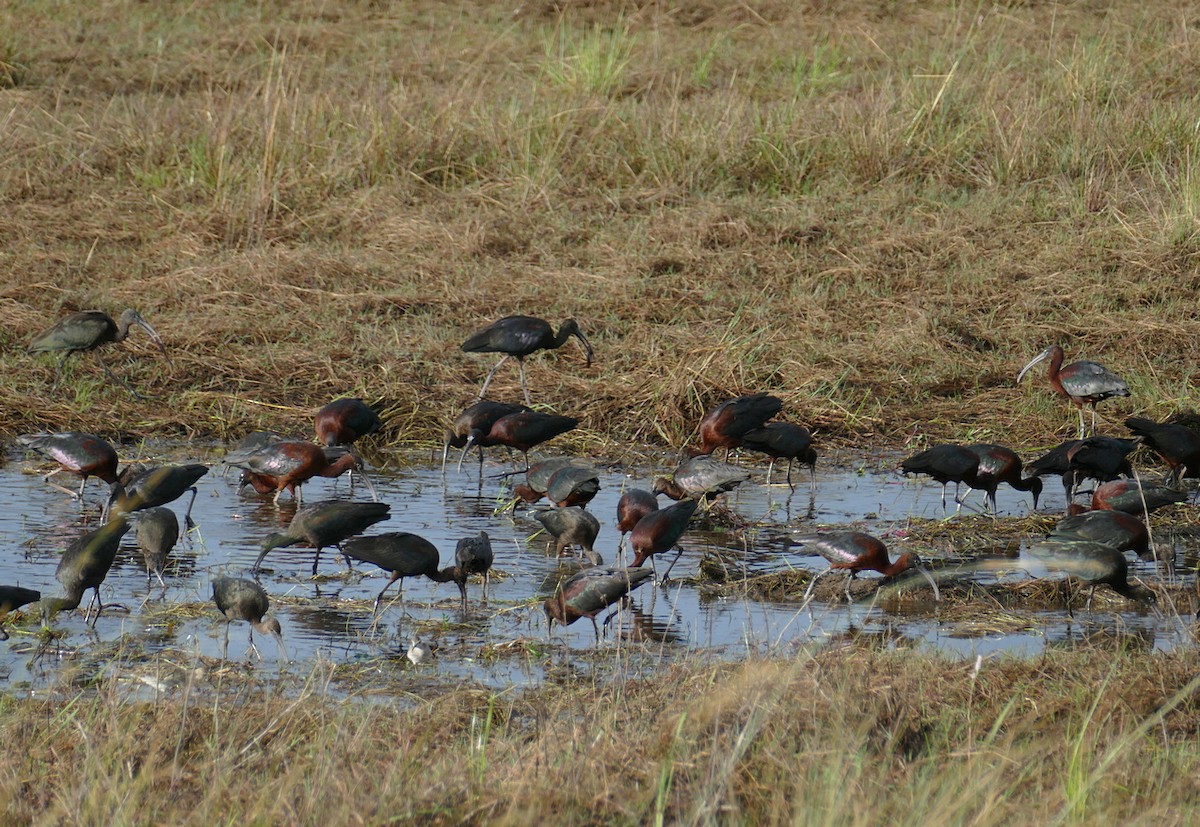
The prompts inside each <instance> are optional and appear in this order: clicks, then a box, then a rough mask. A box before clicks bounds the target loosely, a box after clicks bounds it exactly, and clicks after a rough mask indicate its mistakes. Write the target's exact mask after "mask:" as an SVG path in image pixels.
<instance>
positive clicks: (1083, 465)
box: [1027, 437, 1135, 504]
mask: <svg viewBox="0 0 1200 827" xmlns="http://www.w3.org/2000/svg"><path fill="white" fill-rule="evenodd" d="M1134 445H1135V443H1134V442H1133V441H1132V440H1128V439H1115V438H1113V437H1089V438H1088V439H1068V440H1066V441H1065V442H1063V443H1061V444H1060V445H1058V446H1057V447H1056V448H1053V449H1052V450H1050V451H1048V452H1047V453H1045V454H1043V455H1042V456H1040V457H1038V458H1037V459H1035V460H1034V461H1033V462H1031V463H1029V465H1028V467H1027V470H1028V471H1029V473H1031V474H1034V475H1036V476H1046V475H1048V474H1060V475H1061V476H1062V483H1063V490H1064V491H1065V492H1066V497H1067V503H1068V504H1070V503H1071V501H1073V500H1074V499H1075V490H1076V488H1078V486H1079V484H1080V483H1081V482H1082V481H1083V480H1085V479H1092V480H1095V481H1096V482H1108V481H1109V480H1113V479H1116V478H1117V477H1118V476H1122V475H1123V476H1133V467H1132V466H1131V465H1130V464H1129V459H1128V458H1127V457H1126V455H1127V454H1128V453H1129V452H1130V451H1132V450H1133V448H1134Z"/></svg>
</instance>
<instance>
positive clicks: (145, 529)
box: [134, 506, 179, 586]
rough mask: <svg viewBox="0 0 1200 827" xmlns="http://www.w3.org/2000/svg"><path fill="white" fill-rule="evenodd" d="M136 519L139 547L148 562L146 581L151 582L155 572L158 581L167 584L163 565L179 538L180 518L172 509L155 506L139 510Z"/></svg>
mask: <svg viewBox="0 0 1200 827" xmlns="http://www.w3.org/2000/svg"><path fill="white" fill-rule="evenodd" d="M134 521H135V523H136V529H135V532H136V535H137V544H138V548H139V549H141V552H142V559H143V560H144V561H145V563H146V582H147V583H149V582H150V575H151V573H153V574H154V576H155V577H157V578H158V582H159V583H162V585H164V586H165V585H167V584H166V581H164V580H163V567H164V566H165V565H166V563H167V555H168V554H170V553H171V549H173V548H175V543H176V542H178V540H179V520H178V519H177V518H176V517H175V512H174V511H172V510H171V509H169V508H163V507H162V506H155V507H154V508H147V509H145V510H143V511H139V512H137V515H136V516H135V518H134Z"/></svg>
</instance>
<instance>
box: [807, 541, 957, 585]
mask: <svg viewBox="0 0 1200 827" xmlns="http://www.w3.org/2000/svg"><path fill="white" fill-rule="evenodd" d="M796 539H797V540H799V541H800V544H801V545H803V546H805V547H806V548H811V549H814V550H815V551H816V552H817V553H818V554H820V555H821V556H822V557H824V558H825V559H826V560H828V561H829V568H828V569H826V570H825V571H823V572H821V573H820V574H818V575H816V576H815V577H813V579H812V581H811V582H810V583H809V584H808V589H807V590H806V591H805V592H804V600H805V601H807V600H808V597H809V595H810V594H812V590H813V588H814V587H815V586H816V585H817V581H818V580H819V579H821V578H822V577H824V576H825V575H827V574H829V573H830V572H833V571H837V570H845V571H848V572H849V573H850V576H849V577H847V578H846V600H847V602H849V601H850V599H851V598H850V583H851V582H852V581H853V580H854V578H855V577H856V576H857V575H858V573H859V572H860V571H877V572H879V573H880V574H882V575H883V576H884V577H895V576H896V575H897V574H901V573H903V572H905V571H908V570H909V569H915V570H916V571H917V572H919V573H920V574H921V575H922V576H923V577H924V578H925V579H926V580H928V581H929V585H930V586H932V587H933V599H934V600H941V599H942V595H941V592H940V591H939V590H938V586H937V583H936V582H935V581H934V579H933V575H931V574H930V573H929V572H928V571H927V570H926V569H925V567H924V566H922V565H921V558H919V557H918V556H917V555H915V554H912V553H907V554H901V555H900V556H899V557H897V558H896V560H895V562H889V560H888V548H887V545H885V544H884V542H883V541H882V540H880V539H879V538H878V537H872V536H871V535H870V534H864V533H863V532H861V531H834V532H830V533H828V534H811V535H804V536H799V537H797V538H796Z"/></svg>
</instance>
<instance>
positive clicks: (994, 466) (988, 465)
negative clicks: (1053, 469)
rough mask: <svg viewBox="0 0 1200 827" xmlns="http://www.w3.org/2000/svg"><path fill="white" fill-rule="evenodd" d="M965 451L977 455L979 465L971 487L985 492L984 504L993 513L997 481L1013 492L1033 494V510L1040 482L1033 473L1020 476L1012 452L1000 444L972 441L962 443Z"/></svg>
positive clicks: (1040, 489)
mask: <svg viewBox="0 0 1200 827" xmlns="http://www.w3.org/2000/svg"><path fill="white" fill-rule="evenodd" d="M966 447H967V450H968V451H970V452H972V453H973V454H975V455H976V456H977V457H979V466H978V468H976V471H975V480H974V482H973V483H971V487H972V488H979V489H982V490H983V491H984V492H985V494H986V500H987V504H988V505H989V506H990V507H991V509H992V514H993V515H994V514H995V513H996V489H997V488H999V487H1000V483H1002V482H1006V483H1008V484H1009V485H1010V486H1011V487H1013V488H1015V489H1016V490H1017V491H1029V492H1031V493H1032V494H1033V510H1034V511H1037V507H1038V497H1040V496H1041V495H1042V481H1041V479H1039V478H1038V477H1037V476H1036V475H1032V476H1028V477H1022V476H1021V458H1020V457H1019V456H1017V454H1016V452H1015V451H1013V450H1012V449H1010V448H1005V447H1004V446H1003V445H993V444H991V443H986V442H983V443H976V444H974V445H968V446H966Z"/></svg>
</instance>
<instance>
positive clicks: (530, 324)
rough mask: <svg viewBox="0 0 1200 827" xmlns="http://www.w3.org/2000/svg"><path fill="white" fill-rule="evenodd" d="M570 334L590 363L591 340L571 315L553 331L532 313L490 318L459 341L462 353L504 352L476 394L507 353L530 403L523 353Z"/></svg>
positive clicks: (549, 345)
mask: <svg viewBox="0 0 1200 827" xmlns="http://www.w3.org/2000/svg"><path fill="white" fill-rule="evenodd" d="M572 336H575V337H576V338H578V339H579V341H580V342H582V343H583V348H584V351H585V352H586V353H587V364H588V365H589V366H590V365H591V364H592V356H593V352H592V344H591V342H589V341H588V340H587V337H586V336H584V335H583V331H581V330H580V329H579V324H578V323H577V322H576V321H575V320H574V319H567V320H566V321H565V322H563V323H562V326H561V327H559V329H558V333H555V332H554V330H553V328H551V327H550V323H549V322H547V321H545V320H544V319H536V318H534V317H532V316H505V317H504V318H503V319H499V320H497V321H494V322H492V323H491V324H490V325H488V326H487V327H485V328H484V329H483V330H481V331H479V332H478V333H476V334H474V335H473V336H471V337H470V338H469V339H467V340H466V341H465V342H463V343H462V350H463V352H464V353H503V354H504V355H503V356H501V357H500V361H499V362H497V363H496V366H495V367H494V368H492V370H491V371H490V372H489V373H488V375H487V378H486V379H484V380H483V387H481V388H480V389H479V396H478V397H477V398H478V399H483V395H484V394H485V393H487V389H488V385H489V384H491V381H492V377H493V376H495V375H496V371H498V370H499V369H500V366H501V365H503V364H504V363H505V362H506V361H507V360H508V359H509V357H512V358H514V359H516V360H517V369H518V371H519V373H520V375H521V390H522V391H524V393H525V404H526V405H532V404H533V403H532V402H531V401H530V400H529V388H528V386H526V384H525V357H526V356H528V355H530V354H531V353H534V352H535V351H539V350H555V349H557V348H560V347H562V346H563V345H565V344H566V343H567V339H569V338H570V337H572Z"/></svg>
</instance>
